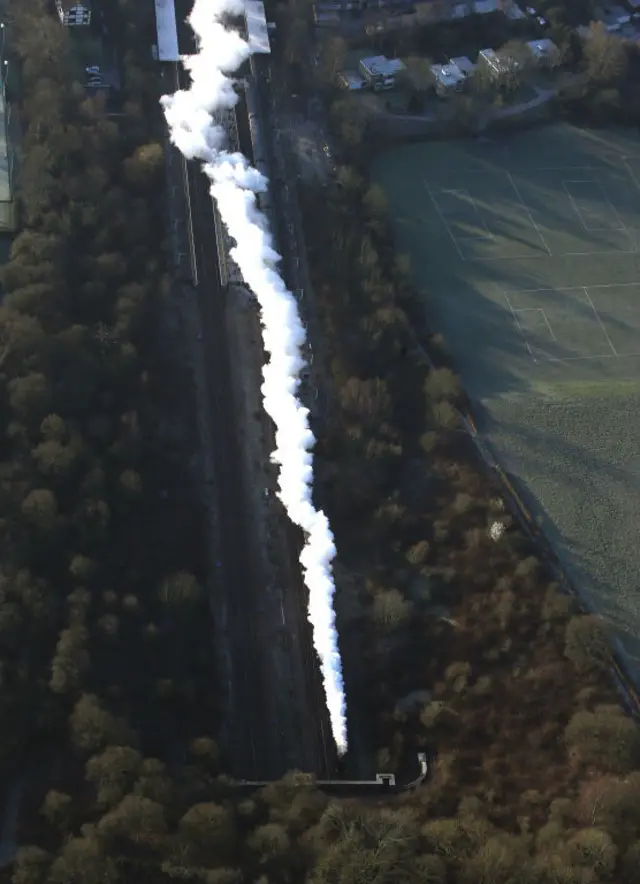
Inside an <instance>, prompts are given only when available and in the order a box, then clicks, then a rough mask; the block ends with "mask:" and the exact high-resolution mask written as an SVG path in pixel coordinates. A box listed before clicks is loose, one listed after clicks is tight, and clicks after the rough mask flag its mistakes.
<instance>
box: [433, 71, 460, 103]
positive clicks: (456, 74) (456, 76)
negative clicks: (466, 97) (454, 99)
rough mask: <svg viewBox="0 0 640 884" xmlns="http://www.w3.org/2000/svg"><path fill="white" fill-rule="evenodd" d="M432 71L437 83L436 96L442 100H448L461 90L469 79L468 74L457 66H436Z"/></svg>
mask: <svg viewBox="0 0 640 884" xmlns="http://www.w3.org/2000/svg"><path fill="white" fill-rule="evenodd" d="M431 71H432V73H433V76H434V77H435V81H436V94H437V95H439V96H440V98H446V97H447V96H448V95H451V94H452V93H453V92H456V91H457V90H458V89H461V88H462V87H463V85H464V83H465V81H466V79H467V76H466V74H464V73H463V72H462V71H461V70H460V68H459V67H458V66H457V65H455V64H434V65H432V66H431Z"/></svg>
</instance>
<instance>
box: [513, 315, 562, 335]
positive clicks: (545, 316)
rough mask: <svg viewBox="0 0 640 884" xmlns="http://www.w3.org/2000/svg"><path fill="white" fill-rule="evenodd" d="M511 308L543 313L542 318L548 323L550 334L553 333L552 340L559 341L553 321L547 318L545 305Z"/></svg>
mask: <svg viewBox="0 0 640 884" xmlns="http://www.w3.org/2000/svg"><path fill="white" fill-rule="evenodd" d="M511 309H512V310H513V311H514V313H542V318H543V319H544V321H545V322H546V323H547V328H548V329H549V334H550V335H551V342H552V343H557V342H558V341H557V338H556V336H555V332H554V331H553V329H552V328H551V323H550V322H549V319H548V318H547V313H546V310H545V309H544V307H512V308H511Z"/></svg>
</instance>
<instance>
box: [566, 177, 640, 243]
mask: <svg viewBox="0 0 640 884" xmlns="http://www.w3.org/2000/svg"><path fill="white" fill-rule="evenodd" d="M567 184H595V185H596V187H599V188H600V193H601V194H602V196H603V197H605V199H606V201H607V203H608V204H609V208H610V209H611V211H612V212H613V214H614V215H615V217H616V218H617V219H618V225H619V226H618V227H587V225H586V224H585V223H584V219H583V217H582V209H579V208H578V204H577V203H576V201H575V199H574V197H573V196H572V195H571V193H570V191H569V188H568V187H567ZM562 186H563V187H564V191H565V193H566V194H567V196H568V197H569V199H570V200H571V205H572V206H573V211H574V212H575V213H576V215H577V216H578V220H579V221H580V223H581V224H582V226H583V227H584V229H585V230H586V231H587V233H605V232H608V231H610V230H624V232H625V233H626V234H627V236H629V231H628V230H627V225H626V224H625V223H624V222H623V220H622V218H621V217H620V214H619V212H618V210H617V209H616V207H615V206H614V205H613V203H612V202H611V197H610V196H609V194H608V193H607V191H606V190H605V188H604V187H603V186H602V184H601V183H600V182H599V181H596V180H595V179H593V180H591V181H565V180H564V178H563V179H562Z"/></svg>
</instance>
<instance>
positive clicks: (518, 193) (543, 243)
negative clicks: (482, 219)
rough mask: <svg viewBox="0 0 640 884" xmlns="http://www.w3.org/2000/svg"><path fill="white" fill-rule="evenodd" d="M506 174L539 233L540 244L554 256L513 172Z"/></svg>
mask: <svg viewBox="0 0 640 884" xmlns="http://www.w3.org/2000/svg"><path fill="white" fill-rule="evenodd" d="M506 174H507V176H508V177H509V181H510V182H511V187H513V190H514V193H515V194H516V196H517V197H518V199H519V200H520V204H521V205H522V208H523V209H524V210H525V212H526V213H527V215H528V216H529V220H530V221H531V223H532V224H533V226H534V228H535V231H536V233H537V234H538V236H539V237H540V242H541V243H542V245H543V246H544V247H545V249H546V250H547V252H548V253H549V254H550V255H551V254H552V252H551V249H550V248H549V246H548V245H547V243H546V242H545V238H544V236H543V235H542V234H541V233H540V228H539V227H538V225H537V224H536V221H535V218H534V217H533V215H532V214H531V209H530V208H529V207H528V206H527V204H526V203H525V201H524V200H523V199H522V194H521V193H520V191H519V190H518V187H517V185H516V182H515V181H514V180H513V175H512V174H511V172H507V173H506Z"/></svg>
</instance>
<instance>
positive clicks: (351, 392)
mask: <svg viewBox="0 0 640 884" xmlns="http://www.w3.org/2000/svg"><path fill="white" fill-rule="evenodd" d="M340 405H341V406H342V408H343V409H344V410H345V411H346V412H347V413H348V414H349V415H352V416H353V417H357V418H358V419H359V420H361V421H363V422H364V423H365V424H366V425H367V426H371V427H375V426H378V425H379V424H381V423H382V422H383V421H385V420H388V418H389V415H390V411H391V399H390V396H389V390H388V388H387V383H386V381H384V380H382V379H381V378H371V379H370V380H366V381H363V380H360V378H349V380H348V381H347V382H346V384H345V385H344V386H343V387H342V388H341V389H340Z"/></svg>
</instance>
